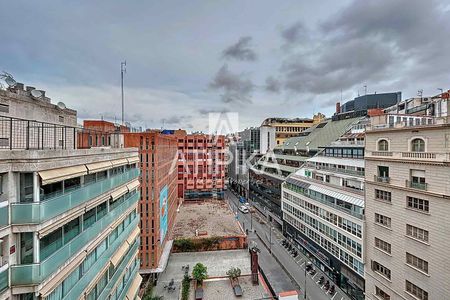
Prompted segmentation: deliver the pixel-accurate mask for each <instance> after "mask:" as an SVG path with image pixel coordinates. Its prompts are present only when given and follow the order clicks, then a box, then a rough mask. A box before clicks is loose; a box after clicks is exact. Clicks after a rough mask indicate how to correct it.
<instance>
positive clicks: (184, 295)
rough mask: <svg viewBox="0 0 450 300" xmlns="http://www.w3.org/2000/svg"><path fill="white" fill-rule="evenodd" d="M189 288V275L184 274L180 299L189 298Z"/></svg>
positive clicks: (185, 299) (186, 299)
mask: <svg viewBox="0 0 450 300" xmlns="http://www.w3.org/2000/svg"><path fill="white" fill-rule="evenodd" d="M190 288H191V279H190V278H189V275H187V274H186V275H184V278H183V282H182V284H181V300H188V299H189V290H190Z"/></svg>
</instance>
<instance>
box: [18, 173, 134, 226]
mask: <svg viewBox="0 0 450 300" xmlns="http://www.w3.org/2000/svg"><path fill="white" fill-rule="evenodd" d="M138 176H139V169H131V170H128V171H126V172H125V173H122V174H119V175H115V176H113V177H110V178H107V179H104V180H102V181H98V182H95V183H93V184H89V185H86V186H82V187H80V188H78V189H76V190H74V191H71V192H70V193H66V194H62V195H58V196H55V197H53V198H51V199H48V200H45V201H42V202H36V203H13V204H11V208H12V210H11V224H40V223H43V222H45V221H47V220H50V219H51V218H54V217H56V216H58V215H60V214H62V213H64V212H66V211H68V210H70V209H72V208H74V207H76V206H78V205H80V204H83V203H86V202H88V201H89V200H91V199H93V198H95V197H98V196H100V195H102V194H104V193H106V192H108V191H109V190H112V189H113V188H116V187H118V186H120V185H123V184H124V183H127V182H129V181H131V180H133V179H135V178H137V177H138Z"/></svg>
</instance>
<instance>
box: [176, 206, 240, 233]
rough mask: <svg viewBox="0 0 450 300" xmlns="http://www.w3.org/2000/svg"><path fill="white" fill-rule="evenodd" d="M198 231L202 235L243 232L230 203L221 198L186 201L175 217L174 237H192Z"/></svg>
mask: <svg viewBox="0 0 450 300" xmlns="http://www.w3.org/2000/svg"><path fill="white" fill-rule="evenodd" d="M196 231H198V232H199V233H200V234H202V233H204V234H206V235H202V237H210V236H217V237H220V236H230V235H231V236H233V235H241V234H243V232H242V230H241V228H240V227H239V225H238V223H237V221H236V219H235V215H234V214H233V212H232V211H231V210H230V209H229V208H228V204H226V203H225V202H223V201H221V200H207V201H205V202H187V201H186V202H184V203H183V205H182V206H181V207H180V212H179V213H178V215H177V217H176V219H175V227H174V230H173V238H174V239H178V238H192V237H195V236H196Z"/></svg>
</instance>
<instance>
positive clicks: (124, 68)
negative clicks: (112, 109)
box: [120, 61, 127, 125]
mask: <svg viewBox="0 0 450 300" xmlns="http://www.w3.org/2000/svg"><path fill="white" fill-rule="evenodd" d="M126 72H127V61H124V62H121V63H120V86H121V88H122V125H125V111H124V104H123V75H124V74H125V73H126Z"/></svg>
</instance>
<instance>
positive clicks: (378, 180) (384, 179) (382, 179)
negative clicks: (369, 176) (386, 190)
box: [373, 175, 391, 183]
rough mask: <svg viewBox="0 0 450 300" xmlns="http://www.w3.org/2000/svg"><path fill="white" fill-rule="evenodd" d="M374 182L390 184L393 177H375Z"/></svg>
mask: <svg viewBox="0 0 450 300" xmlns="http://www.w3.org/2000/svg"><path fill="white" fill-rule="evenodd" d="M373 180H374V181H376V182H382V183H389V182H391V177H387V176H377V175H374V176H373Z"/></svg>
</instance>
